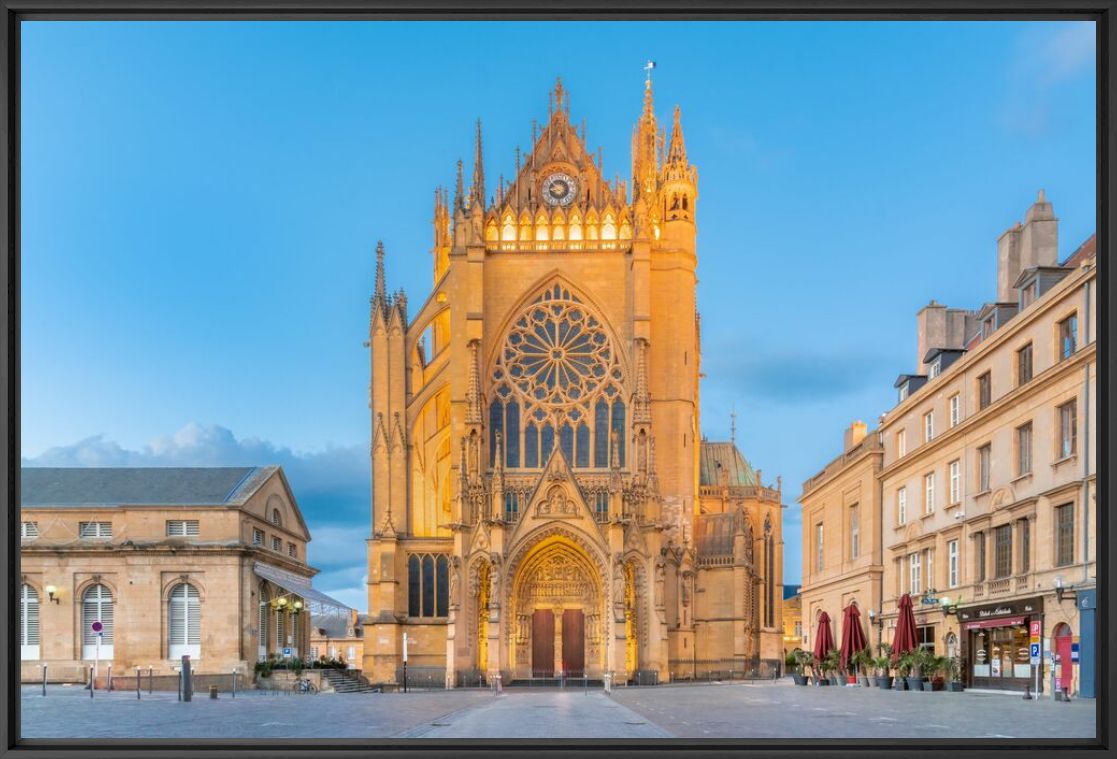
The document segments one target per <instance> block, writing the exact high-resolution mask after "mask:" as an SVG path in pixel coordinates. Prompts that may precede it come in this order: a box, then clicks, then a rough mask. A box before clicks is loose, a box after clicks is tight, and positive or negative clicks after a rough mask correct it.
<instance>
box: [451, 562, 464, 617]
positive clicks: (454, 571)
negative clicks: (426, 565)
mask: <svg viewBox="0 0 1117 759" xmlns="http://www.w3.org/2000/svg"><path fill="white" fill-rule="evenodd" d="M461 579H462V560H461V557H460V556H454V557H453V558H451V559H450V588H449V596H450V608H452V609H456V608H458V586H459V584H460V583H461Z"/></svg>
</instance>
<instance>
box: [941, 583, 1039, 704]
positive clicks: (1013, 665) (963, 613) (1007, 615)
mask: <svg viewBox="0 0 1117 759" xmlns="http://www.w3.org/2000/svg"><path fill="white" fill-rule="evenodd" d="M958 621H959V623H960V624H961V628H962V663H963V671H964V672H965V682H966V685H967V686H969V687H971V688H991V689H996V690H1019V691H1023V690H1024V689H1025V688H1027V687H1029V686H1030V687H1032V688H1034V687H1035V670H1034V669H1033V668H1032V665H1031V657H1030V653H1031V652H1030V650H1029V646H1030V643H1031V623H1032V622H1038V623H1039V625H1040V628H1039V629H1040V636H1041V637H1042V635H1043V634H1044V633H1045V631H1044V630H1043V627H1042V625H1043V599H1042V598H1041V597H1036V598H1024V599H1018V600H1013V601H1002V602H1000V603H995V604H986V605H983V606H971V607H963V608H960V609H958ZM1041 687H1042V683H1041Z"/></svg>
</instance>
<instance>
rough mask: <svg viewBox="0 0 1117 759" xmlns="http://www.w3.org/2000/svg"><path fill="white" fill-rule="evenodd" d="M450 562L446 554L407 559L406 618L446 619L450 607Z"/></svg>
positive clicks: (415, 555)
mask: <svg viewBox="0 0 1117 759" xmlns="http://www.w3.org/2000/svg"><path fill="white" fill-rule="evenodd" d="M449 575H450V559H449V557H448V556H447V555H446V554H437V555H434V554H429V553H428V554H422V555H419V554H412V555H411V556H408V557H407V601H408V603H407V615H408V616H409V617H419V618H435V617H445V616H446V615H447V614H448V613H449V607H450V580H449Z"/></svg>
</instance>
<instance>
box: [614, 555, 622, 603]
mask: <svg viewBox="0 0 1117 759" xmlns="http://www.w3.org/2000/svg"><path fill="white" fill-rule="evenodd" d="M613 611H614V612H615V613H616V614H617V615H618V616H620V615H623V614H624V564H623V563H622V562H621V560H620V559H619V558H618V559H617V560H616V562H615V563H614V564H613Z"/></svg>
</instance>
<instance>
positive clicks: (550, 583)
mask: <svg viewBox="0 0 1117 759" xmlns="http://www.w3.org/2000/svg"><path fill="white" fill-rule="evenodd" d="M493 179H494V178H493V177H486V174H485V171H484V166H483V161H482V151H481V130H480V125H478V129H477V147H476V154H475V158H474V165H473V173H472V182H471V185H470V187H469V189H468V190H466V189H465V188H464V186H463V178H462V171H461V164H460V162H459V166H458V179H457V186H456V190H455V193H454V197H453V200H452V201H451V200H450V199H449V197H448V195H447V193H445V192H442V191H439V192H436V194H435V210H434V247H433V259H434V260H433V264H434V267H433V268H434V285H433V287H432V290H431V292H430V294H429V296H428V297H427V298H426V299H425V300H424V301H423V302H422V304H421V305H420V306H419V308H418V310H417V311H416V312H415V313H414V315H411V316H409V314H408V311H407V299H406V297H405V296H404V294H403V293H402V291H401V292H398V293H396V294H394V295H389V294H388V291H387V287H386V284H385V274H384V264H383V249H382V248H378V254H377V256H378V260H377V275H376V283H375V292H374V295H373V298H372V304H371V306H372V307H371V318H370V330H369V334H370V337H369V344H370V347H371V387H370V404H371V411H372V413H371V430H370V431H371V434H372V451H371V456H372V502H373V506H372V528H373V536H372V538H371V539H370V541H369V576H368V583H369V622H368V624H367V625H366V626H365V627H364V630H365V648H364V670H365V674H366V675H368V676H369V677H370V679H372V680H374V681H395V680H397V678H398V676H399V674H398V673H399V668H400V665H401V663H402V658H403V653H404V649H403V646H404V635H405V634H406V636H407V646H408V648H407V655H408V665H409V668H410V669H409V671H410V672H420V671H423V672H425V673H427V674H428V675H430V674H431V673H441V675H442V676H444V677H445V679H446V682H447V684H449V685H453V684H455V683H456V682H458V681H459V680H460V679H461V678H463V677H476V676H478V675H480V676H490V677H491V676H495V675H498V674H499V675H501V676H502V677H503V678H504V680H505V681H506V682H507V681H509V680H512V679H515V678H526V677H531V676H539V677H550V676H555V675H556V674H557V673H560V672H564V673H567V674H572V675H576V676H580V675H581V674H583V673H585V674H586V675H587V676H590V677H601V676H603V675H604V674H605V673H607V672H611V673H615V676H616V677H617V678H618V679H623V678H640V679H641V680H642V681H645V682H650V681H653V680H655V679H656V678H658V679H659V680H660V681H666V680H667V679H668V678H669V677H691V676H694V674H695V673H696V672H698V671H699V670H700V669H702V668H711V667H714V666H717V667H719V668H722V669H728V668H730V667H731V666H732V663H733V662H736V663H737V666H738V670H740V668H741V667H742V666H746V665H748V664H750V663H752V664H754V665H759V662H761V661H762V660H765V659H771V660H773V661H774V660H777V659H778V658H779V656H780V654H781V636H782V629H783V626H782V619H781V618H780V585H781V568H780V567H781V563H782V544H781V521H782V520H781V518H780V513H781V512H780V509H781V503H780V492H779V488H778V486H777V487H775V488H772V487H768V486H765V485H764V484H763V483H762V481H761V478H760V474H759V472H755V471H754V470H753V469H752V468H751V466H749V465H748V463H747V462H746V461H745V459H744V458H743V457H742V456H741V455H740V453H739V452H738V451H737V450H736V447H735V446H734V445H732V444H731V443H712V442H708V441H705V440H704V439H703V438H702V435H701V427H700V424H699V403H698V394H699V377H700V373H699V371H700V370H699V367H700V360H701V347H700V342H699V320H698V312H697V304H696V302H695V283H696V279H695V270H696V266H697V250H696V245H695V234H696V226H695V224H696V222H695V219H696V204H697V200H698V176H697V171H696V169H695V168H694V166H692V165H691V164H690V163H689V161H688V160H687V154H686V147H685V144H684V141H683V133H682V127H681V125H680V120H679V112H678V109H676V111H675V119H674V125H673V127H672V130H671V135H670V139H669V140H668V139H667V137H666V135H665V134H664V132H663V131H661V129H660V127H659V123H658V121H657V119H656V116H655V111H654V107H653V100H652V89H651V82H650V80H649V81H648V82H647V86H646V90H645V95H644V109H643V112H642V113H641V114H640V116H639V119H638V122H637V125H636V127H635V129H634V132H633V143H632V177H631V182H629V181H621V180H616V181H610V180H609V179H607V178H606V177H605V176H604V175H603V174H602V170H601V158H600V154H599V155H598V156H594V155H593V154H592V153H591V152H590V151H589V150H588V149H587V147H586V143H585V130H584V128H583V129H581V130H579V129H578V128H576V127H575V125H574V123H573V122H572V121H571V117H570V111H569V99H568V94H567V92H566V91H565V90H564V89H563V88H562V85H561V83H560V84H558V85H556V87H555V89H554V91H553V92H552V93H551V108H550V113H549V117H548V120H547V122H546V124H545V125H544V126H543V127H542V128H541V129H539V128H535V129H533V135H532V143H531V148H530V150H529V151H528V152H527V153H525V154H524V155H520V154H519V153H518V151H517V158H516V169H515V175H514V176H513V177H512V180H511V181H505V180H504V178H503V177H501V178H500V179H499V180H497V181H495V182H494V181H493ZM486 182H488V183H489V184H488V188H489V192H486ZM726 662H729V663H730V664H729V665H728V666H727V665H726ZM714 663H716V665H715V664H714Z"/></svg>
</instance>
